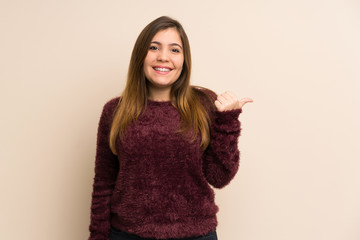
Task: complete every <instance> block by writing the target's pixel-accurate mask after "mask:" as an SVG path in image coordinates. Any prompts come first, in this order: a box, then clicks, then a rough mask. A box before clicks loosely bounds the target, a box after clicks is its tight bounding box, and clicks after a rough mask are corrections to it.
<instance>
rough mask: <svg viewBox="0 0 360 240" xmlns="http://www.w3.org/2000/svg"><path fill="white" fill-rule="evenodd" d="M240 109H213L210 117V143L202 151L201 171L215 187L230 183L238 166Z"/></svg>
mask: <svg viewBox="0 0 360 240" xmlns="http://www.w3.org/2000/svg"><path fill="white" fill-rule="evenodd" d="M241 112H242V109H241V108H240V109H233V110H228V111H222V112H220V111H217V110H216V111H214V114H213V116H212V117H211V119H212V121H211V126H210V144H209V146H208V147H207V149H206V150H205V152H204V158H203V172H204V175H205V177H206V179H207V181H208V182H209V183H210V184H211V185H213V186H214V187H216V188H222V187H224V186H226V185H227V184H229V183H230V181H231V180H232V179H233V178H234V176H235V174H236V172H237V171H238V168H239V161H240V152H239V149H238V137H239V136H240V131H241V128H240V126H241V124H240V121H239V120H238V117H239V114H240V113H241Z"/></svg>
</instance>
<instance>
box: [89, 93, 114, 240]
mask: <svg viewBox="0 0 360 240" xmlns="http://www.w3.org/2000/svg"><path fill="white" fill-rule="evenodd" d="M116 105H117V101H116V99H113V100H110V101H109V102H108V103H106V104H105V106H104V108H103V111H102V114H101V117H100V121H99V125H98V133H97V145H96V157H95V177H94V183H93V193H92V202H91V222H90V226H89V230H90V237H89V240H105V239H106V240H108V239H109V234H110V200H111V195H112V192H113V189H114V185H115V181H116V177H117V174H118V170H119V164H118V159H117V156H116V155H114V154H113V153H112V152H111V150H110V147H109V132H110V127H111V123H112V115H113V112H114V109H115V107H116Z"/></svg>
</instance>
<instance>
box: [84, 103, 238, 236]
mask: <svg viewBox="0 0 360 240" xmlns="http://www.w3.org/2000/svg"><path fill="white" fill-rule="evenodd" d="M118 101H119V98H114V99H112V100H110V101H109V102H107V103H106V104H105V106H104V108H103V112H102V115H101V118H100V122H99V127H98V135H97V150H96V162H95V178H94V184H93V194H92V205H91V224H90V237H89V239H90V240H95V239H97V240H100V239H101V240H108V239H109V230H110V226H111V225H112V226H114V227H115V228H117V229H119V230H121V231H124V232H128V233H131V234H136V235H138V236H140V237H143V238H156V239H168V238H185V237H191V236H200V235H205V234H207V233H209V232H210V231H214V230H215V229H216V226H217V218H216V213H217V212H218V206H217V205H216V204H215V201H214V190H213V189H212V188H211V187H210V185H209V184H211V185H212V186H213V187H216V188H222V187H224V186H225V185H227V184H228V183H229V182H230V181H231V180H232V179H233V177H234V176H235V174H236V172H237V170H238V167H239V155H240V153H239V150H238V137H239V135H240V130H241V128H240V121H239V120H238V117H239V114H240V113H241V112H242V110H241V109H238V110H231V111H225V112H218V111H210V110H209V111H208V112H209V116H210V118H211V128H210V131H211V132H210V133H211V140H210V144H209V146H208V147H207V149H206V150H205V151H203V150H201V148H200V136H199V134H198V137H197V139H196V140H195V141H194V142H192V143H191V142H190V141H189V139H188V138H186V137H185V136H184V135H181V134H180V133H178V132H177V130H178V125H179V123H180V114H179V112H178V111H177V110H176V108H175V107H174V106H173V105H172V104H171V102H156V101H151V100H148V101H147V106H146V108H145V110H144V112H143V113H142V114H141V115H140V117H139V118H138V120H137V121H136V123H133V124H131V125H130V126H129V127H128V128H127V130H126V131H125V134H124V136H123V140H122V141H118V144H117V151H118V155H117V156H116V155H114V154H113V153H112V152H111V150H110V148H109V140H108V137H109V130H110V126H111V122H112V116H113V113H114V110H115V107H116V105H117V104H118ZM205 107H206V108H207V109H210V108H209V106H205Z"/></svg>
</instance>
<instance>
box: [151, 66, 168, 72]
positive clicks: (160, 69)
mask: <svg viewBox="0 0 360 240" xmlns="http://www.w3.org/2000/svg"><path fill="white" fill-rule="evenodd" d="M153 69H154V70H155V71H158V72H170V71H171V70H172V69H171V68H161V67H153Z"/></svg>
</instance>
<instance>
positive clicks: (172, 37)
mask: <svg viewBox="0 0 360 240" xmlns="http://www.w3.org/2000/svg"><path fill="white" fill-rule="evenodd" d="M152 41H156V42H160V43H161V44H172V43H177V44H179V45H181V43H182V41H181V38H180V34H179V32H178V30H177V29H175V28H167V29H164V30H161V31H159V32H157V33H156V34H155V36H154V37H153V39H152Z"/></svg>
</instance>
